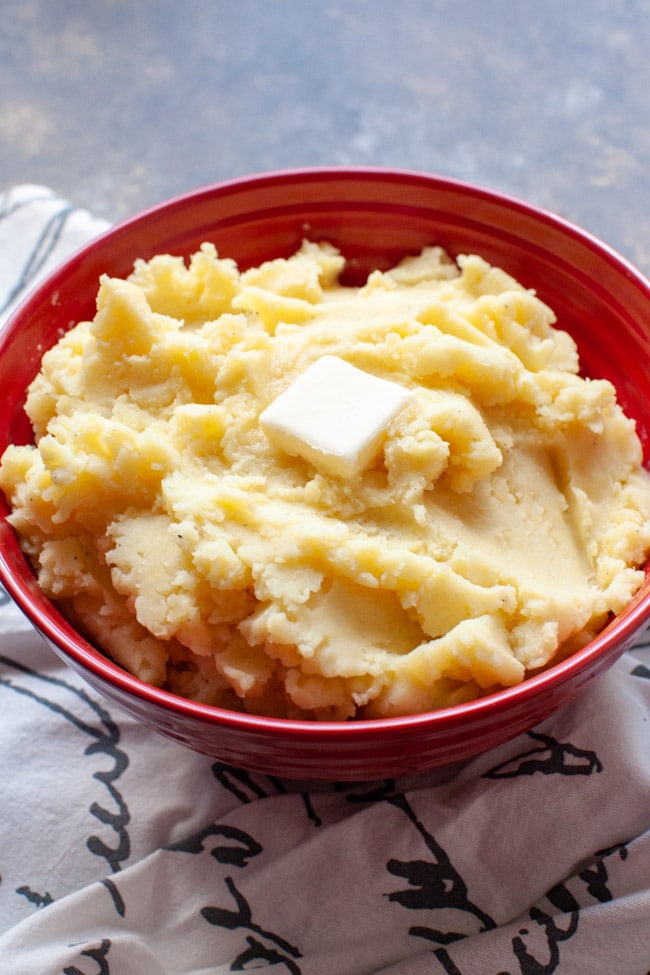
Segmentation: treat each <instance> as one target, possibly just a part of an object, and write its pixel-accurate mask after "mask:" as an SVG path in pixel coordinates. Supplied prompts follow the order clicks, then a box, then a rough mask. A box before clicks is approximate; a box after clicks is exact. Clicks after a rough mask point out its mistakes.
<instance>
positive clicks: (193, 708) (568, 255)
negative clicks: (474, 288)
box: [0, 169, 650, 781]
mask: <svg viewBox="0 0 650 975" xmlns="http://www.w3.org/2000/svg"><path fill="white" fill-rule="evenodd" d="M303 237H309V238H310V239H312V240H327V241H330V242H331V243H333V244H335V245H337V246H338V247H340V248H341V250H342V252H343V253H344V254H345V256H346V257H347V258H348V259H349V267H350V270H349V272H348V277H349V279H350V280H355V281H359V280H361V279H363V278H364V277H365V275H366V273H367V272H368V271H369V270H370V269H372V268H374V267H383V268H386V267H389V266H390V265H392V264H394V263H395V262H396V261H397V260H399V258H401V257H402V256H404V254H405V253H409V252H410V253H412V252H415V251H417V250H419V249H420V248H421V247H422V246H424V245H427V244H433V243H435V244H442V245H443V246H445V247H447V249H448V250H449V251H450V252H451V253H452V254H458V253H467V252H473V253H478V254H481V255H482V256H483V257H485V258H486V259H487V260H489V261H491V262H493V263H495V264H498V265H499V266H501V267H503V268H504V269H505V270H507V271H508V272H510V273H511V274H512V275H514V276H515V277H516V278H518V280H519V281H520V282H521V283H522V284H524V285H525V286H526V287H531V288H535V290H536V291H537V293H538V294H539V296H540V297H541V298H542V299H543V300H544V301H546V302H547V303H548V304H549V305H551V307H552V308H553V309H554V310H555V312H556V314H557V316H558V319H559V324H560V325H561V327H563V328H565V329H567V330H568V331H569V332H571V334H572V335H573V336H574V338H575V339H576V341H577V342H578V345H579V348H580V354H581V358H582V363H583V371H584V372H585V374H587V375H592V376H600V377H605V378H607V379H610V380H611V381H612V382H613V383H614V384H615V386H616V387H617V390H618V394H619V399H620V402H621V403H622V405H623V407H624V409H625V410H626V412H627V413H628V414H629V415H630V416H632V417H634V419H635V420H636V421H637V427H638V431H639V434H640V436H641V439H642V442H643V445H644V451H645V456H646V462H647V461H648V459H649V458H650V383H649V382H648V378H647V377H648V375H650V284H649V283H648V282H647V281H646V280H645V279H644V278H642V277H641V276H640V275H639V274H638V272H636V271H635V270H634V269H633V268H632V267H630V266H629V265H628V264H627V263H626V262H625V261H624V260H623V259H622V258H621V257H620V256H619V255H617V254H616V253H614V252H613V251H611V250H610V249H609V248H607V247H606V246H605V245H604V244H602V243H600V242H599V241H597V240H595V239H594V238H593V237H590V236H589V235H588V234H586V233H584V232H583V231H581V230H579V229H578V228H576V227H573V226H572V225H570V224H568V223H566V222H565V221H562V220H561V219H559V218H557V217H554V216H553V215H551V214H549V213H546V212H544V211H541V210H539V209H537V208H535V207H533V206H531V205H529V204H525V203H523V202H521V201H518V200H514V199H512V198H509V197H507V196H504V195H502V194H498V193H496V192H491V191H489V190H486V189H483V188H481V187H477V186H472V185H468V184H465V183H461V182H458V181H454V180H449V179H444V178H440V177H436V176H429V175H425V174H420V173H412V172H396V171H392V170H383V169H320V170H317V169H309V170H295V171H283V172H278V173H270V174H262V175H258V176H252V177H248V178H243V179H239V180H233V181H230V182H227V183H222V184H218V185H216V186H213V187H208V188H206V189H202V190H198V191H196V192H193V193H190V194H186V195H185V196H182V197H179V198H177V199H175V200H172V201H170V202H167V203H163V204H161V205H160V206H157V207H154V208H152V209H151V210H148V211H146V212H145V213H143V214H141V215H139V216H136V217H134V218H132V219H130V220H128V221H125V222H123V223H122V224H120V225H118V226H117V227H115V228H113V229H112V230H110V231H109V232H108V233H106V234H104V235H103V236H102V237H100V238H98V239H97V240H95V241H94V242H92V243H91V244H90V245H88V246H87V247H85V248H84V249H83V250H82V251H80V252H79V253H78V254H76V255H75V256H74V257H73V258H72V259H71V260H69V261H68V262H67V263H66V264H65V265H64V266H63V267H61V268H60V269H59V270H58V271H56V272H55V273H54V274H53V275H52V276H51V277H50V278H48V280H47V281H46V282H45V283H44V284H42V285H41V286H40V287H39V288H38V289H37V290H36V291H35V292H33V293H32V294H31V295H30V296H29V297H28V298H27V300H26V301H25V302H24V303H23V305H22V306H21V307H20V308H19V309H18V310H17V312H16V313H15V314H14V315H13V317H12V318H11V320H10V321H9V322H8V323H7V325H6V326H5V328H4V329H3V331H2V335H1V336H0V388H1V389H2V401H1V402H0V453H2V451H3V450H4V448H5V446H6V445H7V444H8V443H11V442H23V443H24V442H27V441H29V439H30V433H31V432H30V428H29V425H28V423H27V420H26V418H25V416H24V413H23V411H22V407H23V403H24V396H25V389H26V386H27V385H28V384H29V382H30V381H31V380H32V378H33V377H34V375H35V373H36V372H37V371H38V367H39V362H40V357H41V355H42V353H43V351H44V350H45V349H46V348H47V347H49V346H51V345H52V344H53V343H54V342H55V341H56V339H57V338H58V337H59V335H60V334H61V332H62V331H64V330H65V329H67V328H69V327H70V325H72V324H74V323H75V322H76V321H78V320H79V319H82V318H90V317H92V316H93V314H94V310H95V295H96V292H97V283H98V278H99V276H100V275H101V274H103V273H109V274H113V275H125V274H128V273H129V271H130V270H131V268H132V265H133V261H134V260H135V259H136V258H138V257H142V258H148V257H151V256H153V255H154V254H157V253H163V252H172V253H177V254H184V255H188V254H189V253H191V252H192V251H193V250H195V249H196V248H197V247H198V246H199V245H200V244H201V243H202V242H203V241H204V240H212V241H214V243H215V244H216V245H217V248H218V250H219V252H220V254H221V255H222V256H224V257H225V256H228V257H233V258H235V259H236V260H237V261H238V262H239V263H240V266H241V267H246V266H249V265H251V264H256V263H259V262H260V261H262V260H265V259H268V258H271V257H278V256H288V255H289V254H290V253H291V252H293V251H294V250H295V249H296V247H297V246H298V245H299V244H300V241H301V239H302V238H303ZM6 514H7V508H6V504H5V502H4V498H2V497H0V516H1V518H2V520H1V521H0V579H1V580H2V582H3V583H4V585H5V586H6V588H7V589H8V590H9V592H10V593H11V595H12V596H13V598H14V599H15V600H16V602H17V603H18V605H19V606H20V607H21V608H22V610H23V611H24V612H25V614H26V615H27V616H28V618H29V619H30V620H31V621H32V623H33V624H34V625H35V626H36V627H37V629H39V630H40V631H41V633H42V634H43V635H44V636H45V638H46V639H47V640H48V642H49V643H50V645H51V646H52V647H53V649H54V650H55V651H56V652H57V653H58V654H59V655H60V656H61V657H62V659H63V660H65V661H66V663H68V664H69V665H70V666H71V667H72V668H73V669H74V670H76V671H77V672H78V673H80V674H81V675H82V676H83V677H84V678H85V679H86V680H87V681H88V683H89V684H90V685H91V686H93V687H94V688H96V689H97V690H98V691H100V692H101V693H102V694H104V695H105V696H106V697H107V698H108V699H109V700H111V701H113V702H115V703H116V704H118V705H119V706H120V707H121V708H123V709H124V710H125V711H127V712H128V713H129V714H131V715H133V716H134V717H136V718H138V719H139V720H141V721H142V722H143V723H144V724H146V725H148V726H149V727H151V728H152V729H154V730H156V731H158V732H161V733H162V734H164V735H167V736H169V737H171V738H174V739H176V740H178V741H181V742H183V743H184V744H186V745H188V746H189V747H191V748H194V749H196V750H198V751H201V752H204V753H206V754H208V755H211V756H214V757H215V758H218V759H220V760H222V761H224V762H228V763H230V764H232V765H236V766H240V767H244V768H248V769H250V770H252V771H259V772H265V773H269V774H274V775H278V776H284V777H289V778H299V779H325V780H338V781H342V780H369V779H378V778H386V777H393V776H396V775H400V774H404V773H411V772H423V771H426V770H428V769H431V768H434V767H437V766H442V765H446V764H449V763H451V762H454V761H458V760H462V759H467V758H470V757H471V756H473V755H476V754H478V753H480V752H483V751H486V750H488V749H489V748H492V747H494V746H496V745H498V744H501V743H503V742H504V741H506V740H508V739H510V738H512V737H514V736H515V735H517V734H519V733H521V732H523V731H526V730H527V729H529V728H531V727H532V726H533V725H535V724H537V723H538V722H540V721H541V720H543V719H544V718H546V717H548V716H549V715H550V714H552V713H553V712H554V711H556V710H557V709H558V708H560V707H562V706H564V705H565V704H567V703H568V702H569V701H571V700H572V699H573V698H574V697H575V696H576V695H577V694H578V693H579V692H581V691H582V690H583V689H584V688H585V686H586V685H588V684H589V683H590V682H591V681H592V680H594V679H595V678H597V677H598V676H599V675H600V674H602V673H603V672H604V671H605V670H607V669H608V668H609V667H611V666H612V664H613V663H614V661H615V660H616V659H617V658H618V657H619V656H620V655H621V654H622V653H623V652H624V651H625V650H626V649H628V648H629V647H630V646H631V644H632V643H633V641H634V639H635V637H636V636H637V635H638V633H639V631H640V630H641V629H642V628H643V627H644V626H645V625H646V624H647V623H648V620H649V619H650V576H648V575H647V576H646V582H645V584H644V586H643V588H642V590H641V591H640V593H639V594H638V595H637V596H636V597H635V599H634V600H633V602H632V603H631V604H630V606H628V607H627V609H626V610H625V611H624V612H623V613H621V614H620V615H619V616H618V617H617V618H616V619H615V620H614V621H613V622H612V623H611V624H610V625H609V626H608V627H607V629H606V630H604V631H603V632H602V633H601V634H600V635H599V636H598V637H597V638H596V639H595V640H593V641H592V642H591V643H590V644H589V645H588V646H586V647H585V648H584V649H583V650H581V651H580V652H579V653H577V654H575V655H574V656H572V657H571V658H569V659H568V660H566V661H564V662H562V663H560V664H557V665H556V666H555V667H552V668H550V669H549V670H547V671H546V672H545V673H543V674H540V675H538V676H536V677H533V678H530V679H529V680H527V681H525V682H524V683H523V684H521V685H519V686H517V687H513V688H509V689H507V690H503V691H501V692H499V693H497V694H494V695H491V696H489V697H486V698H483V699H481V700H479V701H475V702H472V703H470V704H465V705H460V706H458V707H454V708H447V709H444V710H442V711H438V712H434V713H428V714H422V715H415V716H411V717H403V718H393V719H384V720H378V721H357V722H349V723H343V722H334V723H327V724H317V723H310V722H300V721H282V720H278V719H270V718H260V717H257V716H254V715H243V714H237V713H234V712H229V711H225V710H221V709H218V708H213V707H208V706H205V705H201V704H196V703H194V702H192V701H187V700H185V699H182V698H179V697H176V696H174V695H172V694H169V693H167V692H165V691H161V690H158V689H156V688H153V687H150V686H149V685H146V684H143V683H142V682H141V681H139V680H137V679H136V678H134V677H132V676H131V675H129V674H127V673H126V672H125V671H123V670H122V669H121V668H119V667H117V666H116V665H114V664H113V663H111V662H110V661H109V660H108V659H107V658H106V657H104V656H103V655H102V653H101V652H99V651H98V650H97V649H95V648H94V647H92V646H91V645H90V644H88V643H87V642H86V641H85V640H83V639H82V638H81V637H79V636H78V635H77V634H76V633H75V631H74V630H73V629H72V627H70V625H69V624H68V623H67V622H66V621H65V620H64V619H63V618H62V617H61V616H60V614H59V613H58V612H57V610H56V607H55V606H54V605H53V604H52V603H50V602H49V600H47V599H46V598H45V597H44V596H43V595H42V593H41V592H40V590H39V588H38V586H37V585H36V584H35V582H34V577H33V574H32V572H31V570H30V568H29V566H28V564H27V562H26V561H25V559H24V557H23V556H22V554H21V552H20V549H19V547H18V544H17V541H16V539H15V537H14V535H13V532H12V531H11V529H10V528H9V527H8V525H7V523H6V521H5V516H6Z"/></svg>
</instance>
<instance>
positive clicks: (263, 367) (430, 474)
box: [0, 242, 650, 719]
mask: <svg viewBox="0 0 650 975" xmlns="http://www.w3.org/2000/svg"><path fill="white" fill-rule="evenodd" d="M343 264H344V260H343V257H342V256H341V255H340V254H339V253H338V252H337V251H336V250H335V249H334V248H332V247H331V246H328V245H316V244H313V243H309V242H305V243H304V244H303V246H302V247H301V249H300V250H299V251H298V252H297V253H296V254H295V255H293V256H292V257H291V258H289V259H286V260H285V259H278V260H273V261H270V262H268V263H266V264H263V265H262V266H261V267H259V268H253V269H250V270H247V271H245V272H240V271H239V270H238V268H237V266H236V265H235V264H234V262H232V261H231V260H228V259H223V258H219V256H218V255H217V253H216V251H215V248H214V247H213V246H212V245H210V244H205V245H203V246H202V247H201V249H200V250H199V251H198V252H197V253H196V254H194V255H193V257H192V258H191V261H190V262H189V263H188V264H186V263H184V262H183V260H182V259H180V258H176V257H172V256H168V255H162V256H158V257H155V258H154V259H153V260H151V261H149V262H147V263H145V262H142V261H141V262H137V263H136V265H135V267H134V271H133V273H132V274H131V275H130V277H129V278H128V279H126V280H118V279H113V278H109V277H104V278H102V280H101V282H100V288H99V293H98V299H97V314H96V316H95V318H94V319H93V321H90V322H81V323H80V324H78V325H77V326H76V327H74V328H73V329H72V330H71V331H69V332H68V333H67V334H66V335H65V336H64V337H63V338H62V339H61V340H60V341H59V343H58V345H56V346H55V347H54V348H53V349H51V350H50V351H49V352H47V353H46V355H45V356H44V358H43V363H42V370H41V372H40V374H39V376H38V377H37V378H36V379H35V380H34V382H33V384H32V386H31V388H30V391H29V396H28V400H27V407H26V408H27V413H28V415H29V417H30V419H31V422H32V424H33V428H34V434H35V446H34V445H33V446H12V447H9V448H8V449H7V450H6V452H5V454H4V456H3V458H2V466H1V468H0V487H2V489H3V490H4V492H5V494H6V496H7V498H8V499H9V502H10V504H11V507H12V512H13V513H12V514H11V518H10V520H11V523H12V525H13V526H14V528H15V530H16V531H17V533H18V535H19V537H20V539H21V544H22V546H23V548H24V551H25V552H26V553H27V554H28V556H29V557H30V558H31V560H32V561H33V564H34V566H35V568H36V571H37V573H38V580H39V582H40V585H41V586H42V587H43V589H44V590H45V591H46V592H47V593H48V594H49V596H51V597H52V598H53V599H56V600H58V601H60V604H61V606H62V609H63V611H64V612H65V613H66V614H67V615H68V616H69V617H70V618H71V619H72V620H74V621H75V623H76V625H78V626H79V627H80V628H81V629H82V630H83V631H84V632H86V633H87V634H88V635H89V637H90V638H91V639H92V640H94V641H95V642H96V643H97V644H98V645H99V646H101V647H102V648H103V649H104V651H105V652H106V653H108V654H109V655H110V656H111V657H112V658H113V659H114V660H115V661H117V662H118V663H119V664H120V665H122V666H123V667H125V668H126V669H128V670H129V671H131V672H132V673H134V674H136V675H137V676H139V677H140V678H142V679H143V680H145V681H148V682H151V683H153V684H156V685H159V686H161V687H165V688H168V689H171V690H172V691H174V692H176V693H178V694H181V695H184V696H187V697H191V698H195V699H198V700H200V701H204V702H210V703H214V704H218V705H222V706H225V707H228V708H239V709H246V710H249V711H252V712H257V713H262V714H269V715H283V716H289V717H301V718H302V717H308V718H317V719H335V718H339V719H340V718H352V717H380V716H386V715H397V714H404V713H410V712H418V711H423V710H428V709H432V708H439V707H442V706H446V705H449V704H454V703H457V702H460V701H466V700H468V699H472V698H475V697H477V696H479V695H482V694H484V693H486V692H489V691H491V690H494V689H497V688H500V687H503V686H509V685H513V684H517V683H518V682H519V681H521V680H523V679H524V678H525V677H526V675H527V674H529V673H530V672H532V671H536V670H538V669H539V668H542V667H544V666H546V665H547V664H548V663H549V662H550V661H553V660H556V659H558V658H559V656H560V655H565V654H567V653H568V652H570V651H571V650H573V649H575V648H576V647H578V646H580V645H582V644H583V643H584V642H586V641H587V640H589V638H590V637H591V636H592V635H593V634H594V633H595V632H597V631H598V630H599V628H601V627H602V626H603V625H604V624H605V622H606V621H607V619H608V617H609V615H610V614H611V613H616V612H617V611H619V610H621V609H622V608H623V607H624V606H625V604H626V603H627V602H628V601H629V600H630V598H631V597H632V595H633V594H634V593H635V591H636V590H637V589H638V588H639V586H640V584H641V582H642V579H643V573H642V571H641V568H640V567H641V566H642V565H643V564H644V562H645V561H646V559H647V557H648V552H649V551H650V477H649V475H648V474H647V473H646V472H645V471H644V470H643V468H642V466H641V463H642V456H641V447H640V444H639V440H638V438H637V436H636V433H635V429H634V424H633V422H632V421H631V420H629V419H627V418H626V417H625V416H624V414H623V412H622V411H621V409H620V407H619V406H618V405H617V402H616V397H615V391H614V389H613V388H612V386H611V385H610V384H609V383H608V382H606V381H600V380H592V381H590V380H587V379H583V378H580V377H579V376H578V357H577V353H576V348H575V345H574V343H573V341H572V339H571V338H570V337H569V336H568V335H567V334H566V333H565V332H563V331H561V330H559V329H556V328H555V327H554V315H553V313H552V311H551V310H550V309H549V308H548V307H546V306H545V305H544V304H543V303H542V302H541V301H540V300H539V299H538V298H537V297H536V296H535V294H534V293H532V292H531V291H528V290H526V289H524V288H523V287H521V286H520V285H519V284H518V283H517V282H516V281H514V280H513V279H512V278H511V277H509V276H508V275H507V274H505V273H504V272H503V271H501V270H499V269H497V268H494V267H491V266H489V265H488V264H487V263H486V262H485V261H484V260H482V259H481V258H480V257H477V256H465V257H460V258H458V261H457V263H454V262H452V261H451V260H450V259H449V258H448V256H447V255H446V254H445V253H444V252H443V251H442V250H441V249H440V248H436V247H431V248H428V249H426V250H424V251H423V252H422V254H420V255H418V256H415V257H409V258H407V259H405V260H404V261H403V262H402V263H401V264H399V265H398V266H397V267H396V268H394V269H393V270H391V271H388V272H385V273H380V272H378V271H376V272H374V273H372V274H371V275H370V276H369V278H368V280H367V283H366V284H365V285H364V286H363V287H360V288H352V287H343V286H341V285H340V284H339V275H340V272H341V270H342V268H343ZM324 356H333V357H336V358H337V359H339V360H343V361H344V362H345V363H348V364H351V365H352V366H354V367H356V368H357V369H358V370H361V371H362V372H363V373H365V374H367V375H370V376H375V377H378V378H380V379H383V380H388V381H389V382H390V383H393V384H396V385H397V386H400V387H402V388H403V389H404V390H408V391H409V395H408V396H407V397H406V398H405V399H404V401H402V400H400V403H399V408H396V412H395V415H393V416H392V417H390V418H388V419H387V420H385V421H384V426H382V427H381V429H380V434H381V436H380V438H379V442H378V444H377V445H376V446H375V449H374V453H373V454H372V456H371V457H370V459H368V458H367V457H366V458H365V459H364V461H363V463H362V465H361V467H360V469H359V470H356V471H353V472H352V473H349V472H348V473H346V474H345V475H344V474H341V473H340V472H339V473H336V471H334V472H333V470H332V467H331V465H328V464H327V463H325V464H320V463H319V462H318V459H316V460H314V457H313V456H301V453H300V451H299V450H298V451H289V450H288V449H285V447H284V446H283V445H282V444H280V443H278V442H277V441H276V440H275V439H274V438H273V436H269V433H268V430H266V431H265V429H264V426H263V424H260V415H261V414H262V413H263V412H264V411H265V410H266V409H267V407H269V405H270V404H272V403H274V402H275V401H276V400H277V398H278V397H279V396H280V395H281V394H283V393H285V391H286V390H287V389H289V388H292V386H293V384H294V383H295V382H296V380H297V379H298V378H299V377H300V376H302V375H304V373H305V371H306V370H307V369H308V367H309V366H310V365H312V364H313V363H314V362H316V361H317V360H319V359H321V358H322V357H324ZM329 396H330V399H331V402H332V403H333V402H334V401H336V399H337V389H336V388H332V389H331V390H330V391H329ZM321 408H322V411H323V415H324V416H326V414H327V411H328V409H329V406H328V403H327V402H326V401H322V402H321ZM351 422H354V420H353V418H351ZM325 459H327V458H325Z"/></svg>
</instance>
